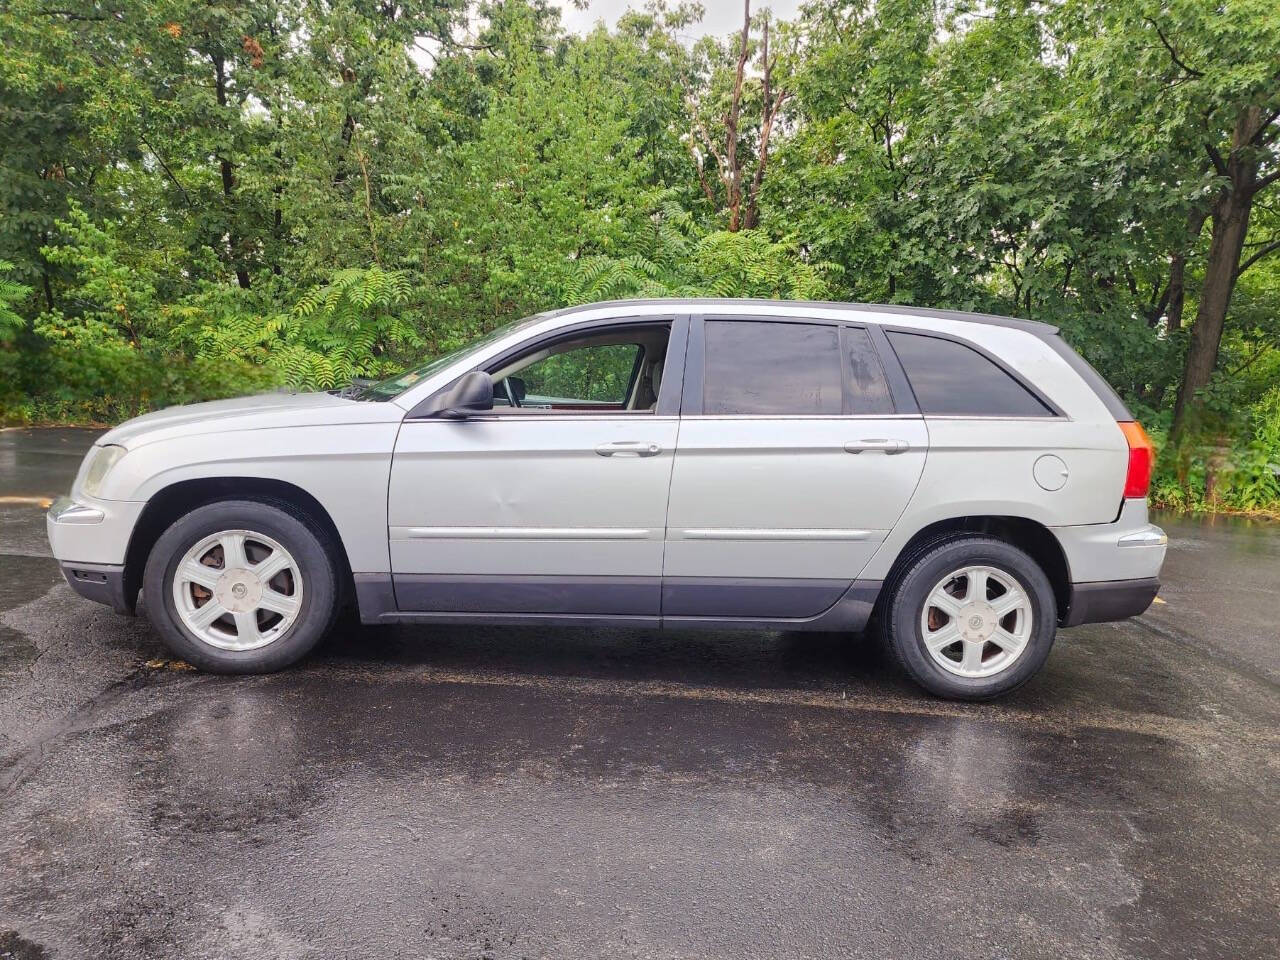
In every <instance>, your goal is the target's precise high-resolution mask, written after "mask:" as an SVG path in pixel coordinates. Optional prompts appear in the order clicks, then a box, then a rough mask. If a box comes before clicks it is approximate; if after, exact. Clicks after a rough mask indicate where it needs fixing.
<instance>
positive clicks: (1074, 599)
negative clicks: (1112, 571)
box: [1062, 577, 1160, 627]
mask: <svg viewBox="0 0 1280 960" xmlns="http://www.w3.org/2000/svg"><path fill="white" fill-rule="evenodd" d="M1159 590H1160V580H1159V579H1158V578H1157V577H1146V578H1143V579H1141V580H1102V581H1095V582H1093V583H1075V584H1072V585H1071V599H1070V601H1068V603H1067V610H1066V613H1065V614H1064V615H1063V617H1062V626H1064V627H1074V626H1078V625H1079V624H1082V623H1102V622H1104V621H1107V620H1123V619H1125V618H1126V617H1136V616H1137V615H1138V614H1140V613H1143V612H1144V611H1146V609H1147V607H1149V606H1151V601H1152V600H1154V599H1155V598H1156V594H1157V593H1158V592H1159Z"/></svg>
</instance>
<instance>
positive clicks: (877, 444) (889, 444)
mask: <svg viewBox="0 0 1280 960" xmlns="http://www.w3.org/2000/svg"><path fill="white" fill-rule="evenodd" d="M910 449H911V444H909V443H907V441H905V440H850V441H849V442H848V443H846V444H845V445H844V452H845V453H862V451H864V450H880V451H883V452H884V453H885V455H886V456H892V455H893V454H895V453H906V452H907V451H908V450H910Z"/></svg>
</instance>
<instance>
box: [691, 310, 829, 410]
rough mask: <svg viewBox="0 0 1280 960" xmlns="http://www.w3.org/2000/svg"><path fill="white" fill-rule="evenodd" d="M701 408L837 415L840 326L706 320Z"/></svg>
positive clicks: (704, 327)
mask: <svg viewBox="0 0 1280 960" xmlns="http://www.w3.org/2000/svg"><path fill="white" fill-rule="evenodd" d="M703 329H704V341H705V346H706V360H705V363H704V367H703V392H702V412H703V413H705V414H711V415H722V416H723V415H732V414H755V415H759V416H805V415H808V416H831V415H835V416H838V415H839V414H840V413H841V412H842V410H843V405H844V397H843V390H842V369H841V359H840V328H839V327H837V326H833V325H831V326H829V325H825V324H816V323H784V322H769V321H756V320H708V321H706V323H705V324H704V326H703Z"/></svg>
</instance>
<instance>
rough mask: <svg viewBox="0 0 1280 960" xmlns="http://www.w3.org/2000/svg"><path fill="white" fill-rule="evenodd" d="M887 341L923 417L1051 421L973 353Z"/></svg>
mask: <svg viewBox="0 0 1280 960" xmlns="http://www.w3.org/2000/svg"><path fill="white" fill-rule="evenodd" d="M886 335H887V336H888V338H889V343H890V344H891V345H892V346H893V351H894V353H896V354H897V355H898V359H899V360H900V361H901V362H902V367H903V369H904V370H905V371H906V374H907V379H908V380H910V381H911V389H912V390H913V391H914V392H915V395H916V402H917V403H919V405H920V410H921V412H922V413H924V414H925V415H926V416H928V415H930V414H932V415H934V416H953V417H1052V416H1054V411H1053V410H1052V409H1050V408H1049V406H1048V405H1047V404H1045V403H1044V401H1042V400H1041V399H1040V398H1039V397H1037V396H1036V395H1035V394H1034V393H1032V392H1031V391H1030V390H1028V389H1027V388H1026V387H1024V386H1023V385H1022V384H1021V383H1019V382H1018V381H1017V380H1016V379H1015V378H1014V377H1013V376H1011V375H1010V374H1009V373H1008V371H1006V370H1004V369H1003V368H1002V367H1001V366H1000V365H999V364H997V363H994V362H993V361H991V360H989V359H988V358H987V357H984V356H983V355H982V354H981V353H979V352H978V351H977V350H974V349H973V348H972V347H969V346H966V345H965V344H963V343H959V342H957V341H955V340H945V339H943V338H941V337H934V336H929V335H927V334H919V333H903V332H901V331H886Z"/></svg>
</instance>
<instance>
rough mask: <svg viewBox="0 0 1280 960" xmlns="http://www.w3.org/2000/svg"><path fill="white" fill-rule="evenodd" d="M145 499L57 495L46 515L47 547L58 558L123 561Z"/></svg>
mask: <svg viewBox="0 0 1280 960" xmlns="http://www.w3.org/2000/svg"><path fill="white" fill-rule="evenodd" d="M145 506H146V504H145V503H141V502H134V501H131V500H97V499H94V498H93V497H88V496H85V495H83V494H77V495H75V496H74V497H59V498H58V499H57V500H55V501H54V502H53V506H51V507H50V508H49V512H48V513H47V514H46V515H45V532H46V533H47V534H48V536H49V547H50V549H51V550H52V551H53V555H54V557H56V558H57V559H58V560H60V561H75V562H76V563H87V564H116V565H123V564H124V558H125V554H126V553H127V552H128V549H129V537H130V536H132V535H133V528H134V526H135V525H136V524H137V522H138V517H140V516H141V515H142V510H143V508H144V507H145Z"/></svg>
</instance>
